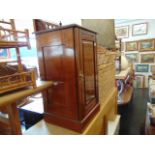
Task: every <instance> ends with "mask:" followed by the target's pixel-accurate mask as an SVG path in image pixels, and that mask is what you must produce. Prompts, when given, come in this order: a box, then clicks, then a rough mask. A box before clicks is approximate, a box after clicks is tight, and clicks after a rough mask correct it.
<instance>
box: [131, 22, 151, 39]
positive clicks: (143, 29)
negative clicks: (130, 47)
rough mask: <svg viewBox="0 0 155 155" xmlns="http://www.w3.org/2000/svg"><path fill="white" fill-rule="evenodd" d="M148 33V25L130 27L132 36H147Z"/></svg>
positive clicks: (141, 24)
mask: <svg viewBox="0 0 155 155" xmlns="http://www.w3.org/2000/svg"><path fill="white" fill-rule="evenodd" d="M147 31H148V23H140V24H135V25H133V26H132V35H133V36H136V35H144V34H147Z"/></svg>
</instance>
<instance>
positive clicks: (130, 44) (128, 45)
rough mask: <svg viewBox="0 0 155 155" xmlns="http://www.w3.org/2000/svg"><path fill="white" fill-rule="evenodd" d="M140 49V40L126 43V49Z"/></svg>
mask: <svg viewBox="0 0 155 155" xmlns="http://www.w3.org/2000/svg"><path fill="white" fill-rule="evenodd" d="M137 50H138V42H137V41H131V42H127V43H126V51H137Z"/></svg>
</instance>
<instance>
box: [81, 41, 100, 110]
mask: <svg viewBox="0 0 155 155" xmlns="http://www.w3.org/2000/svg"><path fill="white" fill-rule="evenodd" d="M94 45H95V44H94V41H87V40H83V41H82V52H83V73H84V94H85V112H86V113H88V112H89V111H90V110H91V109H92V108H93V106H94V105H95V104H96V103H97V94H96V79H95V77H96V72H95V66H96V64H95V63H96V61H95V54H96V53H95V47H94Z"/></svg>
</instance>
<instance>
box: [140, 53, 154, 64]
mask: <svg viewBox="0 0 155 155" xmlns="http://www.w3.org/2000/svg"><path fill="white" fill-rule="evenodd" d="M154 62H155V54H141V63H154Z"/></svg>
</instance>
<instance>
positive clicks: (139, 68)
mask: <svg viewBox="0 0 155 155" xmlns="http://www.w3.org/2000/svg"><path fill="white" fill-rule="evenodd" d="M135 72H139V73H148V72H149V64H136V66H135Z"/></svg>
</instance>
